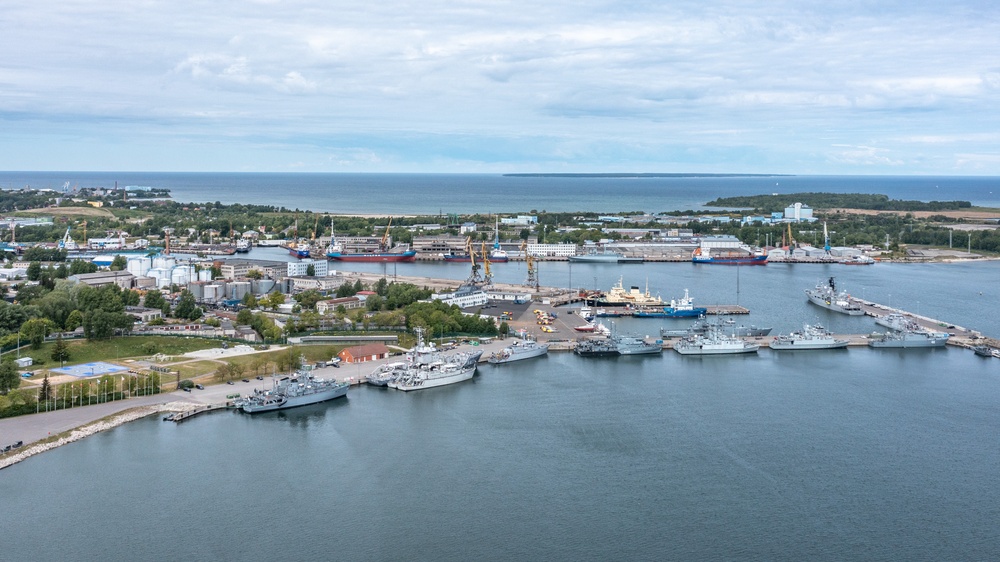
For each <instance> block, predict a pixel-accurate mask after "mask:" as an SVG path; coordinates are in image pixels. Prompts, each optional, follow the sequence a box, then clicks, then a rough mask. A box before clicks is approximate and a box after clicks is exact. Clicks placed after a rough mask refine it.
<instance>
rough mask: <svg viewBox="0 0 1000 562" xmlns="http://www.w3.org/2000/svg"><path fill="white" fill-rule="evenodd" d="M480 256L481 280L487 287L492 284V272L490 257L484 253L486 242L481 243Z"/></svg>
mask: <svg viewBox="0 0 1000 562" xmlns="http://www.w3.org/2000/svg"><path fill="white" fill-rule="evenodd" d="M480 252H481V253H480V255H481V256H483V280H484V281H486V284H487V285H489V284H490V283H492V282H493V272H492V271H490V256H489V254H487V253H486V242H483V243H482V246H481V249H480Z"/></svg>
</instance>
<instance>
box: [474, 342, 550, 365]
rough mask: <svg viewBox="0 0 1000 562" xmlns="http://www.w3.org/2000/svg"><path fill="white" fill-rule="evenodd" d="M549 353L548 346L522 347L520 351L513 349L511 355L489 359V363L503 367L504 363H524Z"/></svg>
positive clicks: (502, 354) (501, 353)
mask: <svg viewBox="0 0 1000 562" xmlns="http://www.w3.org/2000/svg"><path fill="white" fill-rule="evenodd" d="M548 352H549V346H548V344H542V345H537V346H534V347H530V348H529V347H522V348H520V349H518V348H513V350H512V351H511V353H510V354H506V353H504V352H500V353H499V354H498V355H494V356H492V357H490V358H489V359H487V361H488V362H489V363H492V364H493V365H502V364H504V363H513V362H514V361H523V360H525V359H534V358H535V357H541V356H542V355H545V354H547V353H548Z"/></svg>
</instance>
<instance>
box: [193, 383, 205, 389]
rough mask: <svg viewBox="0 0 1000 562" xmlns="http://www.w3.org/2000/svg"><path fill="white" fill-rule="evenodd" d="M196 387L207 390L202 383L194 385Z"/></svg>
mask: <svg viewBox="0 0 1000 562" xmlns="http://www.w3.org/2000/svg"><path fill="white" fill-rule="evenodd" d="M194 387H195V388H197V389H198V390H205V387H204V386H201V385H200V384H196V385H194Z"/></svg>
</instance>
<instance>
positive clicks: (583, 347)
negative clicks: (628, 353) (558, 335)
mask: <svg viewBox="0 0 1000 562" xmlns="http://www.w3.org/2000/svg"><path fill="white" fill-rule="evenodd" d="M573 353H575V354H577V355H579V356H580V357H614V356H617V355H619V354H620V352H619V351H618V345H617V344H615V342H614V341H612V340H611V338H594V339H586V340H579V341H577V342H576V347H575V348H573Z"/></svg>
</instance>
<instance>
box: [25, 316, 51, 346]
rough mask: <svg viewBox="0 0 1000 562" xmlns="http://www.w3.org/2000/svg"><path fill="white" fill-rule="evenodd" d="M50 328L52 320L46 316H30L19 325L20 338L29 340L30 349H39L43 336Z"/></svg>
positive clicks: (43, 339)
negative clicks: (29, 318)
mask: <svg viewBox="0 0 1000 562" xmlns="http://www.w3.org/2000/svg"><path fill="white" fill-rule="evenodd" d="M51 330H52V321H51V320H48V319H46V318H32V319H31V320H28V321H27V322H25V323H24V324H22V325H21V339H22V340H27V341H29V342H31V349H40V348H41V347H42V343H44V342H45V336H47V335H49V332H50V331H51Z"/></svg>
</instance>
